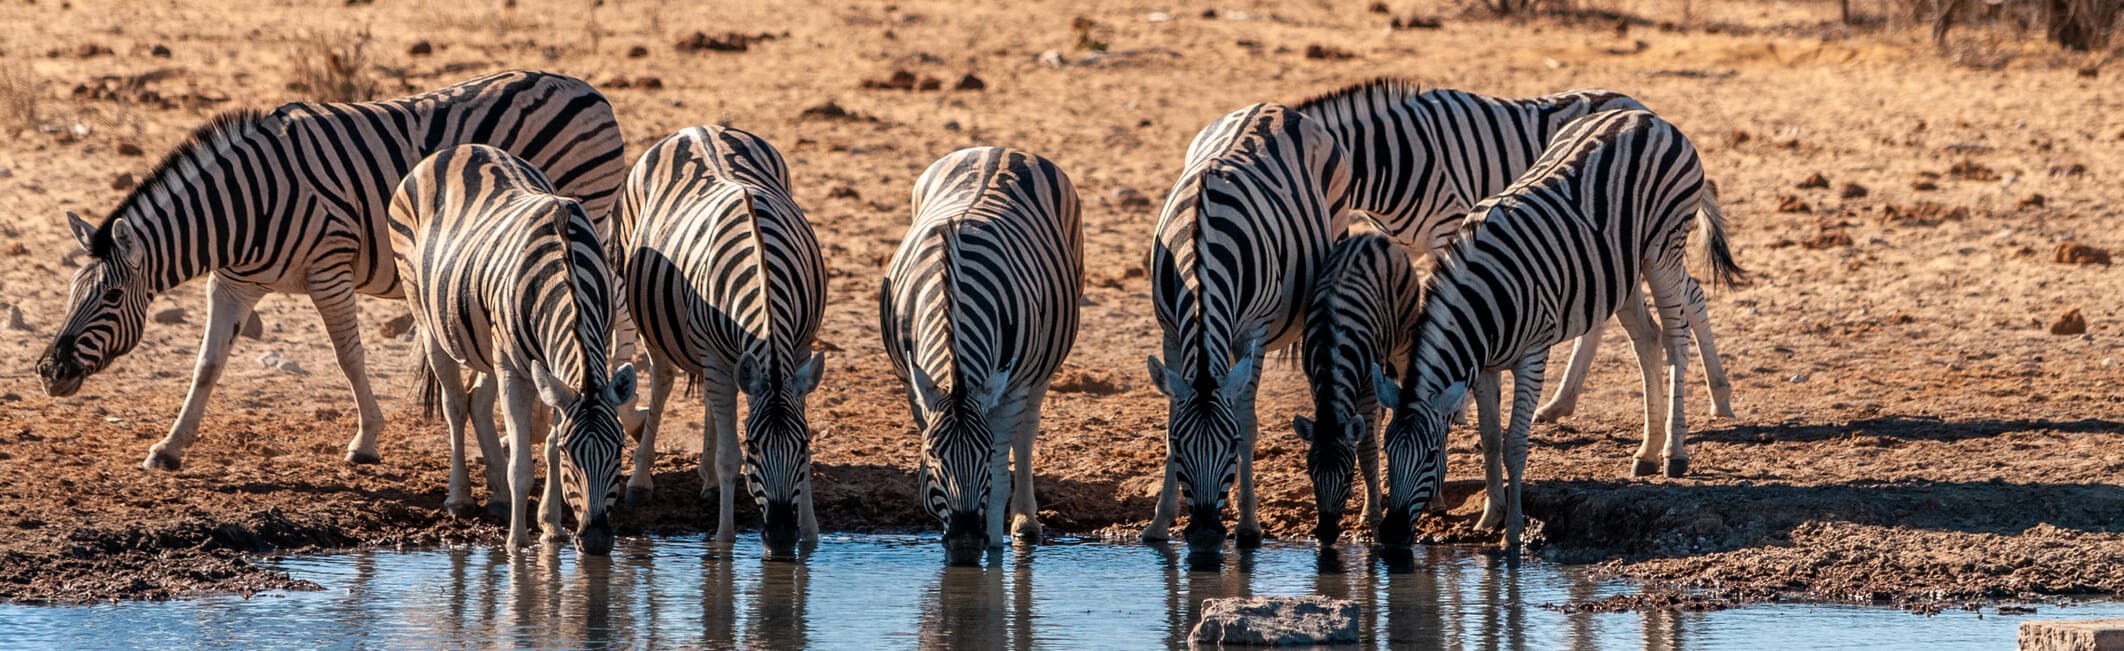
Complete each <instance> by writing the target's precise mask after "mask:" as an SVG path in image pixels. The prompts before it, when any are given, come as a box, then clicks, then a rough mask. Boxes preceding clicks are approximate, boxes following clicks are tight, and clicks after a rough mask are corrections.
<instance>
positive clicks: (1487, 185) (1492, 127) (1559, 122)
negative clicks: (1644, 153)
mask: <svg viewBox="0 0 2124 651" xmlns="http://www.w3.org/2000/svg"><path fill="white" fill-rule="evenodd" d="M1297 109H1298V111H1299V112H1302V113H1305V114H1306V115H1307V116H1310V117H1313V118H1316V119H1318V120H1320V121H1321V122H1322V123H1323V124H1324V125H1325V126H1326V127H1327V129H1328V131H1329V132H1331V133H1334V134H1335V138H1336V140H1337V143H1338V144H1340V145H1342V147H1343V149H1344V151H1345V152H1346V153H1348V154H1349V156H1350V159H1351V165H1352V167H1353V168H1354V171H1353V172H1352V173H1351V182H1350V207H1351V208H1352V209H1354V210H1360V211H1364V212H1366V213H1369V214H1372V215H1375V216H1377V217H1378V218H1380V219H1381V221H1383V222H1384V223H1385V225H1386V230H1387V232H1389V233H1391V234H1393V235H1394V236H1395V237H1396V238H1397V239H1400V240H1401V241H1402V242H1403V243H1405V244H1408V245H1410V246H1416V247H1422V248H1420V249H1419V250H1423V251H1436V250H1438V249H1439V248H1440V247H1443V246H1445V245H1446V243H1448V242H1449V241H1450V240H1451V239H1452V237H1453V233H1454V228H1455V227H1456V226H1457V225H1458V224H1459V222H1460V219H1461V217H1462V216H1463V215H1466V214H1467V212H1468V209H1469V208H1471V207H1473V206H1474V205H1475V203H1476V202H1479V201H1481V200H1482V199H1483V198H1484V197H1488V196H1490V195H1492V194H1496V193H1497V192H1498V191H1500V190H1503V189H1504V188H1505V186H1507V185H1510V184H1511V183H1512V182H1513V181H1514V180H1515V179H1517V178H1519V176H1520V174H1521V173H1523V172H1525V171H1526V169H1527V167H1528V166H1529V165H1532V164H1533V163H1534V160H1535V159H1536V158H1538V157H1540V155H1541V153H1542V151H1543V149H1544V148H1545V147H1547V146H1548V144H1549V142H1550V138H1551V137H1552V136H1554V135H1555V134H1556V132H1557V130H1558V129H1560V128H1562V126H1563V125H1564V123H1566V122H1569V121H1570V120H1572V119H1575V118H1578V117H1580V116H1584V115H1588V114H1592V113H1598V112H1602V111H1613V110H1624V109H1639V110H1645V106H1644V105H1643V104H1641V103H1639V102H1638V101H1637V100H1635V99H1632V98H1631V97H1629V96H1627V95H1623V94H1621V93H1616V92H1613V91H1605V90H1574V91H1568V92H1563V93H1558V94H1554V95H1545V96H1541V97H1533V98H1527V99H1506V98H1498V97H1489V96H1485V95H1479V94H1475V93H1470V92H1466V91H1460V90H1450V89H1433V90H1428V91H1425V90H1422V89H1421V88H1419V86H1418V84H1416V82H1413V81H1407V80H1402V79H1395V78H1378V79H1373V80H1370V81H1365V82H1361V83H1358V84H1354V85H1351V86H1349V87H1346V88H1343V89H1341V90H1337V91H1334V92H1330V93H1327V94H1324V95H1319V96H1316V97H1314V98H1312V99H1309V100H1306V101H1305V102H1302V103H1300V104H1298V105H1297ZM1686 284H1687V289H1686V290H1685V291H1686V292H1687V293H1688V295H1689V310H1688V312H1687V316H1688V318H1689V320H1690V324H1689V327H1690V330H1692V331H1693V332H1694V333H1695V335H1696V343H1697V347H1698V348H1699V349H1700V351H1701V353H1702V356H1703V360H1704V372H1705V380H1706V384H1707V385H1709V387H1710V391H1711V408H1712V415H1714V416H1717V417H1720V418H1731V417H1732V416H1733V407H1732V393H1733V388H1732V383H1731V382H1730V381H1729V380H1728V379H1727V378H1726V371H1725V367H1724V366H1723V365H1722V364H1721V363H1720V360H1719V358H1718V347H1717V345H1716V343H1715V342H1713V341H1712V336H1711V326H1710V321H1709V318H1708V317H1707V316H1706V313H1705V308H1704V297H1703V290H1702V288H1699V287H1697V286H1696V282H1695V280H1693V279H1692V280H1688V281H1686ZM1637 309H1638V310H1639V311H1640V312H1642V311H1643V308H1642V307H1639V308H1637ZM1605 326H1606V324H1604V323H1603V324H1596V325H1595V326H1594V328H1593V329H1592V330H1590V331H1588V332H1587V334H1586V335H1585V336H1583V337H1580V338H1579V339H1578V343H1577V345H1576V346H1575V347H1574V348H1573V350H1572V352H1571V357H1570V362H1569V363H1568V364H1567V365H1566V366H1565V369H1564V383H1563V386H1561V387H1559V388H1558V390H1557V392H1556V395H1555V397H1553V398H1551V399H1550V400H1549V401H1548V402H1547V403H1545V404H1543V405H1542V406H1541V408H1540V409H1539V410H1537V411H1536V412H1535V420H1538V421H1544V422H1546V421H1554V420H1558V419H1561V418H1564V417H1566V416H1569V415H1571V412H1572V411H1574V410H1575V409H1576V407H1577V404H1578V396H1579V394H1580V393H1581V390H1582V389H1583V387H1584V384H1585V376H1586V371H1587V370H1588V369H1589V368H1590V367H1591V366H1592V363H1593V359H1594V357H1595V355H1596V354H1597V352H1598V350H1599V346H1600V340H1601V336H1600V335H1601V331H1602V330H1603V329H1605ZM1650 472H1651V470H1650V468H1649V467H1647V466H1644V465H1641V464H1640V465H1636V466H1633V469H1632V474H1636V475H1645V474H1650ZM1344 474H1347V473H1346V472H1345V473H1344Z"/></svg>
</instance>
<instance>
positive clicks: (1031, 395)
mask: <svg viewBox="0 0 2124 651" xmlns="http://www.w3.org/2000/svg"><path fill="white" fill-rule="evenodd" d="M914 215H915V216H914V222H913V223H912V224H910V225H909V227H908V230H907V237H906V239H904V240H902V241H901V243H900V248H899V250H898V252H896V253H894V254H893V258H892V263H891V265H890V266H889V267H888V268H887V269H888V270H887V271H886V275H885V278H884V281H883V282H882V284H881V285H880V287H879V289H878V331H879V333H880V334H881V335H882V336H883V338H884V341H885V352H886V355H887V356H888V357H890V358H891V359H892V368H893V373H894V374H895V375H896V376H898V377H899V378H900V381H901V383H902V384H904V385H906V387H907V397H908V399H907V402H908V409H909V410H910V411H911V412H913V414H914V420H915V426H916V427H917V428H918V429H920V430H921V433H922V456H921V464H920V465H921V470H920V471H919V473H918V474H919V476H920V481H921V491H920V498H921V500H922V505H923V507H924V508H926V509H927V510H928V512H929V514H930V515H932V516H935V517H936V518H937V519H938V520H939V521H941V522H942V523H943V524H944V548H945V550H946V556H947V557H948V559H949V560H950V561H951V562H952V563H954V564H962V565H970V564H978V563H979V562H980V559H981V556H982V553H983V552H984V551H986V550H987V549H988V548H990V547H1000V546H1002V545H1003V540H1004V537H1003V536H1004V532H1003V521H1004V517H1005V513H1006V510H1005V504H1004V493H1005V491H1008V492H1009V499H1010V503H1009V506H1008V513H1009V514H1010V515H1013V516H1015V520H1014V522H1013V523H1012V526H1011V531H1012V532H1013V533H1015V534H1016V536H1017V537H1018V539H1019V540H1021V541H1024V542H1027V543H1035V542H1038V541H1039V538H1040V524H1039V511H1040V510H1039V507H1038V505H1037V503H1036V501H1035V500H1034V497H1033V462H1032V452H1033V438H1034V436H1036V435H1037V434H1038V433H1039V430H1040V405H1041V402H1042V400H1044V398H1045V396H1046V395H1047V387H1048V383H1049V381H1050V380H1052V379H1053V376H1054V372H1055V369H1056V368H1058V367H1060V366H1061V364H1062V360H1063V359H1064V358H1066V357H1068V356H1069V351H1070V348H1071V347H1072V346H1073V345H1074V344H1075V343H1076V338H1077V309H1078V305H1077V304H1078V301H1079V300H1080V298H1081V296H1082V289H1083V283H1084V254H1083V251H1084V234H1083V229H1082V227H1081V225H1080V223H1079V220H1078V203H1077V191H1076V188H1075V186H1073V185H1071V183H1070V181H1069V176H1068V175H1066V174H1063V173H1062V170H1061V168H1059V167H1056V166H1055V164H1054V163H1052V162H1050V161H1048V160H1047V159H1045V158H1041V157H1039V156H1036V155H1033V154H1030V153H1027V152H1023V151H1019V150H1016V149H1008V148H1003V147H976V148H971V149H961V150H959V151H956V152H952V153H951V154H949V155H946V156H944V157H943V158H942V159H939V160H938V161H937V162H936V163H934V164H932V165H930V166H929V169H928V170H927V171H924V172H923V173H922V176H921V178H920V179H919V180H917V181H916V182H915V189H914ZM1013 458H1015V464H1016V467H1015V472H1013V471H1012V468H1011V467H1010V463H1011V460H1012V459H1013Z"/></svg>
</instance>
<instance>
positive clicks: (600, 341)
mask: <svg viewBox="0 0 2124 651" xmlns="http://www.w3.org/2000/svg"><path fill="white" fill-rule="evenodd" d="M389 219H390V227H391V250H392V252H393V258H394V259H395V260H396V267H397V272H398V280H399V282H400V283H402V284H403V285H404V287H405V294H406V297H407V299H408V300H407V301H406V303H407V305H408V306H410V307H411V308H412V312H413V320H414V324H415V330H416V331H417V332H418V338H419V339H420V342H421V348H422V350H423V351H424V352H425V356H424V359H425V361H426V366H425V370H427V371H428V372H427V373H426V374H425V375H426V376H427V377H426V379H427V381H428V382H429V383H430V384H429V387H428V388H429V391H427V392H424V393H434V394H440V397H441V401H442V404H443V415H444V418H445V419H446V420H447V422H448V424H449V428H450V488H449V491H450V492H449V497H448V498H447V499H446V500H445V502H444V503H445V505H446V506H448V507H450V508H451V510H452V511H456V512H463V511H466V510H469V508H470V506H471V496H470V491H469V480H468V479H467V476H466V472H465V442H464V426H465V421H466V419H467V418H468V416H469V414H468V412H470V411H471V410H472V409H474V408H483V406H475V405H472V404H470V403H471V401H470V400H469V398H468V395H467V393H466V391H465V387H464V383H463V382H464V381H463V379H462V378H461V377H460V375H459V373H460V369H461V368H469V369H470V370H472V371H473V372H475V373H478V374H480V375H482V376H487V377H491V378H494V379H496V380H498V384H499V387H498V388H499V390H500V392H501V400H502V409H501V412H502V418H503V422H504V423H505V424H506V425H507V427H508V430H509V452H508V454H509V457H510V458H509V484H508V491H509V496H508V505H509V507H510V508H509V551H510V552H511V553H514V552H517V551H518V550H521V549H523V548H524V547H527V546H529V544H530V542H531V541H530V536H529V534H528V533H527V532H526V529H527V527H526V522H525V519H526V515H525V513H524V509H523V506H524V504H525V503H526V502H525V499H526V498H527V497H529V496H530V494H531V481H532V476H531V475H532V461H531V448H532V446H533V445H534V444H535V443H534V440H535V439H536V437H538V436H542V435H543V436H544V438H545V455H546V485H545V492H544V493H543V496H542V497H541V498H540V499H539V506H540V509H539V523H540V525H541V526H542V528H543V529H544V531H545V539H546V540H547V541H549V542H558V541H559V540H561V539H563V538H565V536H566V534H564V533H562V529H561V504H562V503H563V502H564V501H565V503H566V504H567V505H568V507H569V508H570V509H571V510H572V511H573V512H574V515H575V521H576V531H575V533H576V544H577V548H578V549H579V550H580V551H582V552H584V553H588V554H597V555H603V554H607V553H610V552H611V551H612V523H611V520H610V519H609V517H608V516H607V513H608V511H609V509H610V506H611V503H612V501H613V500H614V498H616V497H618V489H619V479H620V457H621V454H622V451H621V445H622V444H623V443H624V440H625V438H626V434H625V433H624V432H623V431H622V430H621V427H620V422H619V417H618V411H617V410H618V409H620V408H621V407H622V406H623V405H624V404H625V403H627V402H628V401H630V400H632V399H633V398H634V379H635V378H634V367H633V365H631V364H629V365H622V366H620V367H619V370H617V371H614V372H612V373H611V374H610V375H609V376H608V375H607V374H606V371H605V362H606V356H605V354H606V344H607V341H608V339H609V338H610V336H611V334H612V319H613V317H614V311H615V308H616V307H617V305H616V304H615V301H616V297H615V296H614V290H615V289H616V287H615V283H614V282H613V281H614V277H613V274H612V272H611V270H610V269H609V268H608V267H607V266H606V263H605V253H606V250H607V246H606V244H605V243H604V240H603V238H602V235H601V234H600V233H599V228H598V226H597V224H596V223H594V222H592V221H591V219H590V216H589V213H588V212H586V211H585V210H584V208H583V204H582V203H581V202H578V201H576V200H574V199H570V198H567V197H562V196H559V195H557V194H554V188H553V184H552V183H551V182H549V181H547V180H546V177H545V175H544V174H541V173H540V172H539V171H538V168H537V167H534V166H532V165H531V164H530V163H529V162H526V161H524V160H523V159H520V158H517V157H515V156H513V155H511V154H509V153H508V152H506V151H503V150H501V149H498V148H494V147H489V146H486V145H460V146H458V147H454V148H451V149H445V150H443V151H440V152H436V153H435V155H433V156H429V157H428V158H427V160H424V161H422V162H421V163H420V164H419V165H415V166H414V167H413V169H412V170H411V171H409V172H407V173H406V177H405V180H404V181H403V182H401V183H400V184H399V187H398V192H397V193H395V194H394V196H393V197H392V199H391V207H390V212H389ZM432 397H433V396H424V398H429V399H432ZM541 402H543V403H544V405H540V404H539V403H541ZM547 408H551V409H552V410H553V411H551V412H549V411H547ZM553 414H558V418H559V420H558V422H555V423H552V427H551V429H550V432H549V430H548V420H549V419H550V418H553ZM480 445H481V446H482V447H483V448H485V449H492V448H493V447H494V446H493V445H491V444H489V443H488V442H486V441H482V442H481V443H480ZM498 461H499V460H498V459H496V458H494V457H488V458H487V464H488V465H489V466H492V465H494V464H496V463H497V462H498Z"/></svg>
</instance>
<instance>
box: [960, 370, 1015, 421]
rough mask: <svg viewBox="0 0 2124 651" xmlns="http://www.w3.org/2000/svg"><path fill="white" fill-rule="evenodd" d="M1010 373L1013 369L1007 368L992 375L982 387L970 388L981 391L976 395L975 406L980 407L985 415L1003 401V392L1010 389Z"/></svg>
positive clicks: (989, 375)
mask: <svg viewBox="0 0 2124 651" xmlns="http://www.w3.org/2000/svg"><path fill="white" fill-rule="evenodd" d="M1010 371H1011V369H1007V368H1006V369H1002V370H999V371H996V372H994V373H990V374H988V379H987V380H986V381H984V382H982V383H981V386H979V387H969V388H972V389H976V390H977V391H979V393H976V394H974V397H973V398H974V406H975V407H979V408H980V409H981V411H982V412H983V413H986V412H988V411H989V410H992V409H995V408H996V403H998V402H1002V401H1003V390H1004V389H1007V388H1010Z"/></svg>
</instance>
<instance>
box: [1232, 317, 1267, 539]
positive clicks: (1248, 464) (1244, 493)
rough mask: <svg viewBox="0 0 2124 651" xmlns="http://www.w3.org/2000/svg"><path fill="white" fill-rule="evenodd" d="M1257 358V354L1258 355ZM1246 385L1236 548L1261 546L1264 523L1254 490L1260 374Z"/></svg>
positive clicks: (1241, 417)
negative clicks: (1255, 396)
mask: <svg viewBox="0 0 2124 651" xmlns="http://www.w3.org/2000/svg"><path fill="white" fill-rule="evenodd" d="M1257 355H1258V353H1257ZM1254 368H1256V369H1259V368H1261V358H1260V357H1258V356H1257V357H1255V358H1254ZM1256 373H1257V375H1255V376H1254V377H1249V378H1245V379H1244V381H1245V382H1247V387H1246V391H1245V393H1244V397H1242V398H1241V399H1240V400H1239V408H1240V410H1239V414H1238V416H1239V421H1240V422H1239V483H1238V486H1237V487H1236V490H1237V491H1238V492H1239V499H1237V500H1234V502H1236V503H1237V504H1238V505H1239V525H1238V526H1237V527H1234V528H1233V529H1232V546H1233V547H1235V548H1237V549H1255V548H1258V547H1260V546H1261V520H1260V519H1259V517H1258V516H1257V515H1256V513H1255V512H1256V511H1257V510H1259V507H1260V503H1261V500H1260V496H1259V494H1257V493H1256V492H1255V490H1254V439H1256V438H1258V436H1257V435H1258V434H1260V429H1261V428H1260V419H1258V418H1256V417H1255V414H1254V409H1255V404H1254V392H1255V391H1256V390H1258V389H1260V386H1261V385H1260V382H1259V381H1258V380H1259V377H1260V376H1259V375H1258V371H1256Z"/></svg>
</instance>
